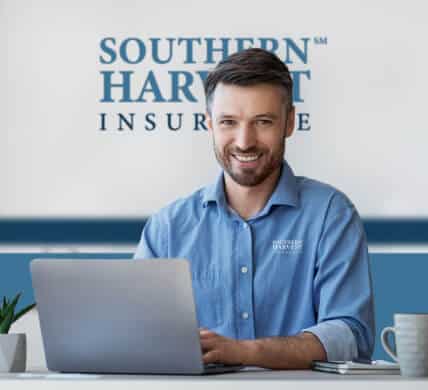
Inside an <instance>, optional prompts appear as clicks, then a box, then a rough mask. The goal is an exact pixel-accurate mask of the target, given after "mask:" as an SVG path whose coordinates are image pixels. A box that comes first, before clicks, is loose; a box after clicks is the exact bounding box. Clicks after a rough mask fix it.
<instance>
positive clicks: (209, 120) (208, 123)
mask: <svg viewBox="0 0 428 390" xmlns="http://www.w3.org/2000/svg"><path fill="white" fill-rule="evenodd" d="M205 124H206V126H207V129H208V132H209V133H211V132H212V131H213V120H212V118H211V115H210V114H209V112H208V111H205Z"/></svg>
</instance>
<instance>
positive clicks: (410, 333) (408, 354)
mask: <svg viewBox="0 0 428 390" xmlns="http://www.w3.org/2000/svg"><path fill="white" fill-rule="evenodd" d="M390 333H392V334H393V335H394V338H395V345H396V348H395V349H393V348H392V347H391V346H390V344H389V342H388V335H389V334H390ZM381 341H382V346H383V348H384V349H385V351H386V353H387V354H388V355H389V356H391V358H392V359H393V360H395V361H396V362H398V363H399V364H400V370H401V374H402V375H404V376H428V313H421V314H410V313H397V314H394V327H391V326H387V327H386V328H384V329H383V330H382V334H381Z"/></svg>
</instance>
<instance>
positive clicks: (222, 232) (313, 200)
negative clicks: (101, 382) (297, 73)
mask: <svg viewBox="0 0 428 390" xmlns="http://www.w3.org/2000/svg"><path fill="white" fill-rule="evenodd" d="M205 92H206V99H207V119H208V121H207V123H208V127H209V131H210V134H211V138H212V142H213V147H214V153H215V156H216V158H217V161H218V162H219V164H220V165H221V167H222V168H223V172H222V173H221V175H220V176H219V177H218V179H217V181H216V182H215V183H214V184H213V185H212V186H209V187H206V188H202V189H201V190H199V191H197V192H195V193H194V194H192V195H191V196H189V197H188V198H185V199H180V200H178V201H176V202H174V203H173V204H171V205H169V206H167V207H166V208H164V209H162V210H161V211H159V212H158V213H157V214H155V215H153V216H151V217H150V218H149V220H148V222H147V224H146V225H145V227H144V229H143V233H142V236H141V241H140V244H139V246H138V248H137V251H136V253H135V256H134V258H135V259H142V258H153V257H164V258H187V259H188V260H189V261H190V264H191V270H192V282H193V289H194V294H195V299H196V306H197V315H198V320H199V324H200V326H201V329H200V339H201V346H202V350H203V352H204V361H205V362H206V363H210V362H221V363H229V364H237V363H240V364H244V365H254V366H260V367H266V368H272V369H288V368H308V367H310V365H311V362H312V361H313V360H325V359H329V360H350V359H355V358H360V359H361V358H363V359H367V358H370V356H371V353H372V349H373V332H374V324H373V297H372V290H371V281H370V272H369V264H368V252H367V243H366V238H365V234H364V230H363V227H362V224H361V221H360V218H359V216H358V213H357V211H356V209H355V207H354V205H353V204H352V203H351V201H350V200H349V199H348V198H347V197H346V196H345V195H344V194H343V193H342V192H340V191H338V190H337V189H335V188H333V187H332V186H330V185H327V184H324V183H321V182H319V181H316V180H312V179H308V178H306V177H301V176H295V175H294V173H293V171H292V169H291V168H290V166H289V165H288V163H287V162H286V161H285V160H284V153H285V145H286V139H287V138H288V137H290V136H291V135H292V133H293V129H294V117H295V111H294V107H293V104H292V79H291V77H290V74H289V71H288V69H287V67H286V66H285V65H284V64H283V63H282V62H281V61H280V60H279V58H277V57H276V56H275V55H274V54H271V53H269V52H267V51H265V50H261V49H248V50H245V51H242V52H239V53H236V54H233V55H231V56H230V57H228V58H227V59H226V60H224V61H222V62H220V63H219V64H218V65H217V67H216V68H215V69H214V70H213V71H212V72H211V73H210V74H209V76H208V77H207V79H206V81H205Z"/></svg>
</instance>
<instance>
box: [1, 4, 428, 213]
mask: <svg viewBox="0 0 428 390" xmlns="http://www.w3.org/2000/svg"><path fill="white" fill-rule="evenodd" d="M427 11H428V6H427V3H426V2H423V1H417V0H413V1H406V2H398V1H386V0H383V1H375V2H374V1H368V0H366V1H357V0H355V1H339V0H336V1H323V2H319V1H315V0H314V1H309V0H306V1H302V0H299V1H293V2H278V1H274V0H265V1H263V2H252V3H250V2H247V1H244V0H240V1H233V2H232V1H223V0H222V1H216V2H202V1H181V2H176V1H169V2H167V1H164V0H157V1H156V2H144V1H131V0H122V1H90V2H89V1H83V0H74V1H57V0H39V1H30V0H18V1H16V0H0V53H1V54H0V56H1V61H0V81H1V87H0V117H1V120H0V180H1V190H0V217H32V216H33V217H34V216H41V217H59V216H62V217H81V216H89V217H141V216H144V215H147V214H150V213H152V212H153V211H155V210H156V209H158V208H159V207H161V206H163V205H165V204H166V203H169V202H170V201H172V200H174V199H175V198H176V197H178V196H182V195H185V194H187V193H189V192H191V191H193V190H194V189H196V188H197V187H199V186H202V185H205V184H207V183H209V182H211V181H212V180H213V179H214V178H215V176H216V174H217V172H218V166H217V163H216V161H215V159H214V157H213V153H212V147H211V142H210V140H209V137H208V135H207V134H206V133H205V132H203V131H199V132H195V131H192V130H191V119H192V114H193V113H195V112H203V111H204V102H203V93H202V84H201V83H200V84H199V86H198V85H196V86H195V94H196V96H197V98H198V99H199V101H198V102H197V103H189V102H184V103H150V102H148V103H101V102H100V101H99V100H100V98H101V96H102V83H101V81H102V79H101V75H100V71H102V70H116V71H119V70H133V71H135V75H136V78H135V80H134V82H133V84H132V85H133V87H135V88H137V89H138V88H141V83H142V82H143V79H144V77H145V75H146V74H147V71H148V70H149V69H153V70H154V72H155V73H156V76H157V77H158V80H159V83H160V85H161V89H162V91H165V93H166V94H167V92H168V90H169V82H170V79H169V77H168V71H170V70H184V71H189V72H193V73H194V72H196V71H197V70H208V69H209V68H210V67H212V65H207V64H204V63H200V62H199V60H201V59H203V57H204V56H203V49H201V50H199V51H197V53H198V54H197V57H198V63H196V64H183V59H184V52H183V51H182V50H181V51H178V52H177V53H176V54H175V55H174V58H173V63H172V64H166V65H156V64H153V63H152V61H151V58H150V56H148V58H147V59H146V60H145V61H144V62H143V63H141V64H136V65H129V64H125V63H123V62H117V63H115V64H114V65H110V66H108V65H102V64H100V61H99V55H100V54H102V53H101V51H100V47H99V44H100V41H101V40H102V39H103V38H105V37H115V38H116V39H117V40H118V41H121V40H123V39H126V38H128V37H139V38H141V39H142V40H148V39H149V38H152V37H159V38H168V37H170V38H179V37H199V38H201V39H203V38H206V37H214V38H220V37H229V38H236V37H250V38H258V37H275V38H277V39H282V38H292V39H294V40H296V41H297V42H299V40H301V39H302V38H305V37H309V38H310V42H309V44H308V45H309V46H308V63H307V64H303V63H301V61H298V60H296V58H295V57H293V58H294V60H295V61H294V63H292V64H290V69H291V70H310V71H311V80H310V81H309V80H303V81H302V90H301V93H302V96H303V98H304V102H303V103H297V104H296V107H297V110H298V112H307V113H309V114H310V116H311V119H310V122H311V130H310V131H296V133H295V135H294V136H293V138H292V139H290V141H289V144H288V146H287V158H288V160H289V161H290V163H291V165H292V167H293V168H294V170H295V172H296V174H298V175H305V176H310V177H314V178H317V179H319V180H323V181H327V182H329V183H331V184H333V185H335V186H337V187H338V188H340V189H342V190H343V191H344V192H346V193H347V194H348V195H349V196H350V197H351V199H352V200H353V201H354V203H355V204H356V205H357V207H358V209H359V210H360V212H361V214H362V215H363V216H365V217H428V207H427V206H426V199H427V195H428V180H427V175H426V167H427V166H428V157H427V155H426V147H427V145H428V131H427V130H428V129H427V125H426V123H425V117H426V111H427V108H426V107H427V106H426V93H425V91H426V88H427V85H428V83H427V81H428V76H427V72H426V69H427V68H428V53H427V50H426V37H427V36H428V24H427V23H426V15H427ZM317 37H327V39H328V44H327V45H316V44H315V43H314V41H313V40H314V38H317ZM282 55H284V53H282ZM148 96H150V95H148ZM100 112H106V113H109V114H110V115H111V114H113V113H117V112H122V113H129V112H135V113H136V115H137V116H136V118H137V119H136V120H138V121H142V120H143V117H144V114H145V113H147V112H155V113H156V114H157V115H159V119H158V127H157V128H156V130H155V131H152V132H148V131H146V130H144V125H143V124H141V122H138V123H137V124H136V125H135V128H134V131H123V132H118V131H114V130H109V131H105V132H103V131H100V130H99V127H100V123H99V113H100ZM167 112H183V113H184V122H185V126H184V127H183V129H182V130H180V131H178V132H171V131H168V130H167V129H166V128H165V125H164V122H165V118H164V115H165V113H167ZM138 118H140V119H138Z"/></svg>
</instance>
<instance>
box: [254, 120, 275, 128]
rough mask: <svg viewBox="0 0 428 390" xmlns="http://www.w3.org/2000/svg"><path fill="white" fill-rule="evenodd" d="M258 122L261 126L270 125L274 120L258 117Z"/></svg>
mask: <svg viewBox="0 0 428 390" xmlns="http://www.w3.org/2000/svg"><path fill="white" fill-rule="evenodd" d="M256 123H257V124H258V125H261V126H270V125H272V121H271V120H270V119H257V121H256Z"/></svg>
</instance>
